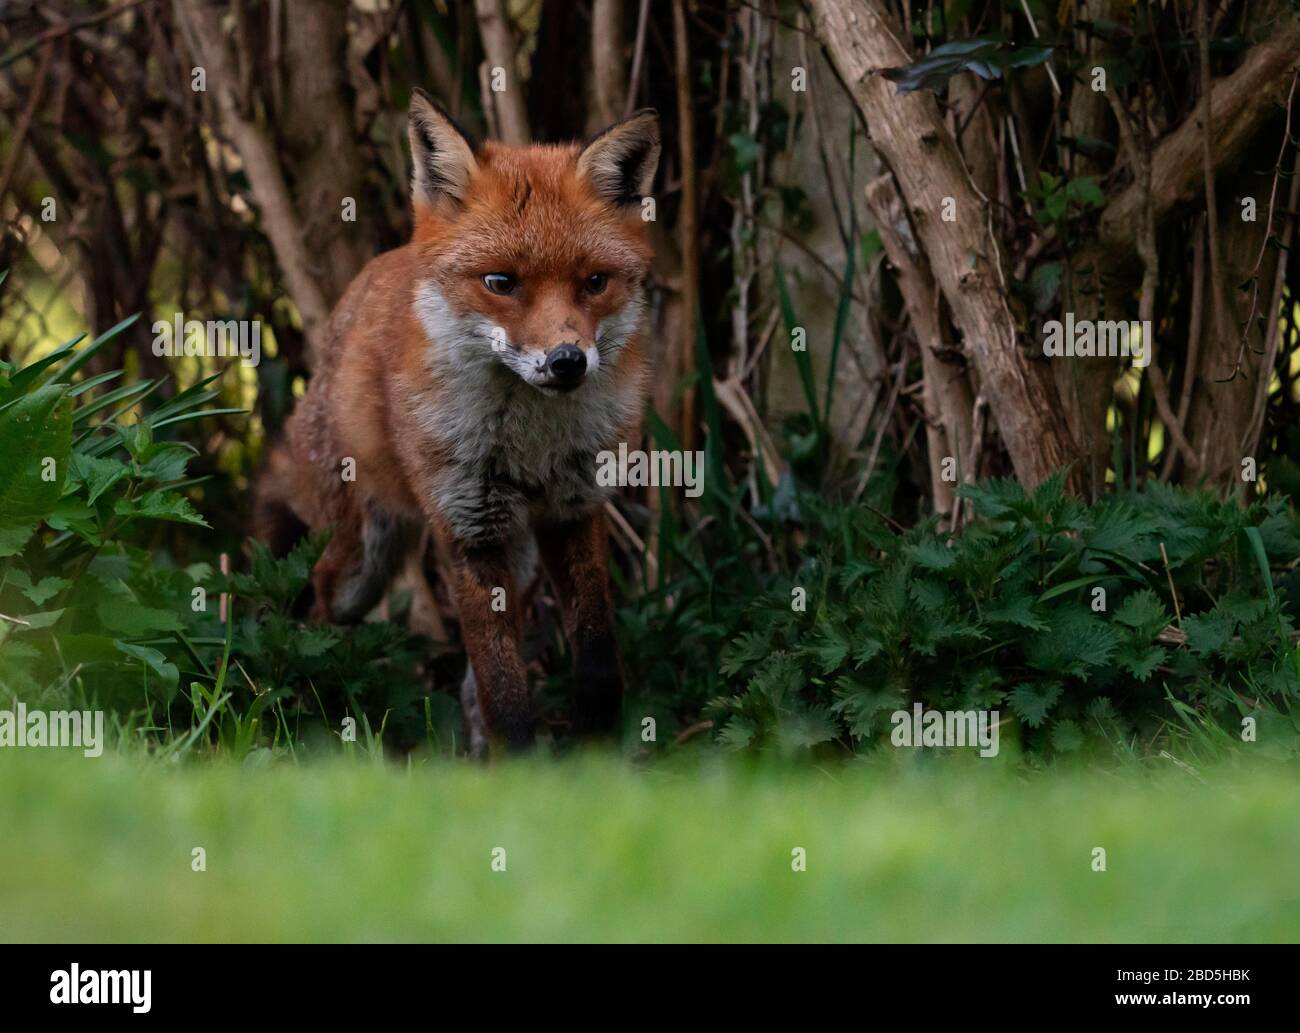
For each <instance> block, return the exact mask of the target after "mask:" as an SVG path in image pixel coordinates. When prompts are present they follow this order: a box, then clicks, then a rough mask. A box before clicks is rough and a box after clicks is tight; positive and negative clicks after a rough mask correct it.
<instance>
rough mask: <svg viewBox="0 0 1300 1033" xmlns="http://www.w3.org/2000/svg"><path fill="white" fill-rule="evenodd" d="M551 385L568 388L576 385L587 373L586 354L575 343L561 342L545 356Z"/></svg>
mask: <svg viewBox="0 0 1300 1033" xmlns="http://www.w3.org/2000/svg"><path fill="white" fill-rule="evenodd" d="M546 372H547V374H548V375H549V377H550V381H551V386H554V387H558V388H562V389H564V390H568V389H570V388H574V387H577V386H578V384H580V383H581V382H582V378H583V377H584V376H585V375H586V373H587V356H586V355H584V354H583V351H582V349H581V348H579V347H578V346H577V345H576V344H561V345H558V346H557V347H555V348H553V349H552V350H551V353H550V354H549V355H547V356H546Z"/></svg>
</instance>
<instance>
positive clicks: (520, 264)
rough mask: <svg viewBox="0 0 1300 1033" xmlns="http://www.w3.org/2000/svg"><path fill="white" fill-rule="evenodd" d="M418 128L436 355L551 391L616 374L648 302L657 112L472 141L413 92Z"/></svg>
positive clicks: (424, 294)
mask: <svg viewBox="0 0 1300 1033" xmlns="http://www.w3.org/2000/svg"><path fill="white" fill-rule="evenodd" d="M410 138H411V150H412V155H413V157H414V162H415V172H414V176H413V181H412V200H413V205H414V208H415V220H416V222H415V235H414V243H415V244H416V246H417V247H418V248H419V252H420V256H421V277H420V285H419V287H418V288H417V299H416V307H417V312H418V314H419V316H420V319H421V322H422V323H423V325H424V328H425V331H426V333H427V334H428V335H429V337H430V346H431V347H432V348H436V349H438V350H439V354H438V355H437V357H436V361H437V362H438V364H439V365H445V364H448V363H449V364H452V365H453V366H461V367H465V368H481V367H483V366H486V365H497V366H499V367H503V368H504V369H505V370H509V371H510V372H511V373H513V374H515V375H517V376H518V377H519V378H520V379H522V380H523V381H524V382H525V383H527V384H530V385H532V386H533V387H534V388H537V389H538V390H541V391H546V392H564V391H573V390H576V389H579V388H581V387H582V385H583V384H584V383H586V382H588V380H589V379H592V378H597V377H600V376H602V371H604V373H603V375H605V376H608V375H609V373H610V371H611V370H612V369H613V368H614V367H615V366H616V364H617V362H618V358H619V354H620V352H621V351H622V349H623V347H624V345H626V343H627V342H628V340H629V339H630V338H631V337H632V335H633V334H635V333H636V332H637V330H638V328H639V326H640V322H641V316H642V314H643V310H644V304H645V302H644V284H645V280H646V276H647V274H648V271H649V266H650V259H651V251H650V247H649V245H648V243H647V241H646V236H645V223H644V221H643V219H642V213H641V199H642V197H643V196H644V195H646V194H648V193H649V191H650V185H651V182H652V180H653V179H654V174H655V169H656V168H657V166H658V162H659V151H660V143H659V119H658V116H657V115H656V114H655V113H654V112H653V111H642V112H638V113H637V114H635V115H633V116H632V117H631V118H629V119H627V120H625V121H623V122H620V123H618V124H617V125H615V126H613V127H611V128H610V129H608V130H606V131H605V132H604V133H602V134H600V136H598V137H596V138H595V139H594V140H593V141H591V143H589V144H588V145H587V146H586V147H585V148H583V147H581V146H580V145H577V144H571V145H563V146H534V147H507V146H504V145H501V144H494V143H488V144H485V145H483V146H482V147H480V148H475V146H474V145H473V143H471V142H470V140H469V139H468V138H467V137H466V136H465V135H464V133H462V132H461V131H460V130H459V129H458V128H457V127H456V126H455V124H454V123H453V122H452V121H451V119H450V118H449V117H448V116H447V114H446V113H445V112H444V111H442V110H441V108H439V107H438V106H437V105H435V104H434V103H433V102H432V101H431V100H430V99H429V98H428V97H427V96H426V95H425V94H424V93H423V92H421V91H418V90H417V91H416V93H415V95H414V96H413V97H412V100H411V111H410Z"/></svg>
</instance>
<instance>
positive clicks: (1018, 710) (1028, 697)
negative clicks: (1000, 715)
mask: <svg viewBox="0 0 1300 1033" xmlns="http://www.w3.org/2000/svg"><path fill="white" fill-rule="evenodd" d="M1061 691H1062V690H1061V683H1060V682H1057V681H1047V682H1024V683H1022V684H1020V685H1017V686H1016V687H1015V688H1014V689H1012V690H1011V693H1010V694H1009V695H1008V696H1007V701H1008V702H1009V703H1010V704H1011V710H1012V712H1014V713H1015V715H1016V716H1017V717H1018V718H1020V720H1022V721H1024V722H1025V724H1027V725H1029V727H1031V728H1037V727H1038V726H1039V725H1041V724H1042V723H1043V722H1044V721H1045V720H1046V719H1047V714H1048V712H1049V711H1050V710H1051V709H1052V707H1054V706H1055V705H1056V701H1057V700H1058V699H1060V698H1061Z"/></svg>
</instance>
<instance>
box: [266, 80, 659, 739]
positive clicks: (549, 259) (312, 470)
mask: <svg viewBox="0 0 1300 1033" xmlns="http://www.w3.org/2000/svg"><path fill="white" fill-rule="evenodd" d="M411 137H412V150H413V157H414V159H415V163H416V174H415V182H414V186H413V195H414V208H415V228H414V233H413V235H412V239H411V242H410V243H409V244H407V245H406V246H404V247H400V248H397V249H396V250H394V251H390V252H388V253H386V254H383V255H380V256H379V257H377V258H375V259H374V260H373V261H371V262H370V263H369V264H368V265H367V266H366V267H365V269H363V270H362V272H361V273H360V274H359V275H358V276H357V277H356V279H355V280H354V281H353V282H352V284H351V285H350V286H349V288H348V290H347V291H346V293H345V294H344V296H343V298H342V299H341V300H340V302H339V304H338V306H337V307H336V309H335V311H334V314H333V316H332V318H331V322H330V326H329V331H328V338H327V341H326V345H325V348H324V351H323V353H322V354H321V355H319V356H318V360H317V367H316V370H315V373H314V376H313V378H312V381H311V384H310V386H309V388H308V391H307V393H306V395H305V397H304V398H303V399H302V400H301V401H300V403H299V405H298V407H297V409H296V410H295V412H294V413H293V415H292V417H291V418H290V420H289V423H288V426H287V429H286V433H285V436H284V439H283V441H282V442H281V443H280V444H279V445H278V446H277V448H276V449H275V450H274V451H273V454H272V456H271V457H270V458H269V460H268V463H267V466H266V469H265V472H264V474H263V476H262V478H261V480H260V482H259V485H258V490H257V497H256V501H255V510H254V522H255V526H254V531H255V533H256V534H258V535H259V536H260V537H263V538H265V539H267V540H269V541H272V542H274V543H277V544H279V545H280V546H281V547H283V543H284V540H285V539H286V537H287V534H288V531H287V530H286V528H287V527H289V526H290V525H296V524H301V525H303V526H305V527H306V528H308V529H310V530H312V531H317V530H320V529H323V528H325V527H332V528H333V537H332V539H331V541H330V543H329V545H328V547H327V548H326V550H325V553H324V554H323V555H322V557H321V559H320V561H319V562H318V563H317V565H316V568H315V570H314V571H313V578H312V585H313V590H314V596H315V598H314V604H313V616H314V617H315V618H316V619H322V620H324V619H333V620H357V619H360V618H361V617H364V616H365V613H366V612H367V611H368V610H369V609H370V608H371V607H373V605H374V603H375V602H376V601H377V599H378V597H379V596H380V595H382V592H383V590H384V588H385V587H386V585H387V583H388V580H389V578H390V577H391V575H392V573H393V572H394V571H395V570H396V569H397V567H398V566H399V565H400V562H401V561H402V560H403V559H404V558H405V555H406V552H407V551H409V549H410V548H411V546H412V544H413V543H414V542H415V541H417V540H418V538H419V534H418V531H419V528H420V526H421V525H422V524H427V525H429V526H431V527H432V528H433V530H434V533H435V534H436V535H439V536H440V540H441V541H442V542H443V544H444V547H445V548H444V551H445V552H446V553H447V554H449V555H450V556H451V557H452V562H451V568H452V569H451V570H450V571H448V572H447V574H448V576H449V578H450V581H451V584H452V587H453V589H454V593H455V596H456V599H457V605H458V610H459V616H460V622H461V629H462V636H463V638H464V641H465V645H466V649H467V651H468V653H469V657H470V663H471V665H472V676H471V678H470V679H469V682H473V683H474V684H476V685H477V697H476V700H471V701H469V702H470V703H473V702H477V705H478V709H479V710H480V711H481V713H482V716H483V718H484V719H485V721H486V724H487V731H488V732H489V733H490V734H491V735H493V736H494V737H495V738H499V739H502V740H504V741H505V742H506V743H507V744H509V745H512V746H516V747H523V746H526V745H528V744H529V743H530V742H531V739H532V720H531V714H530V712H529V701H528V691H527V685H526V682H525V680H524V670H523V665H522V663H521V661H520V659H519V639H520V634H521V631H522V624H523V621H522V618H523V605H522V602H521V593H522V592H523V590H524V589H525V588H526V584H524V583H523V582H525V581H526V579H527V577H528V576H529V564H530V563H531V557H532V556H533V554H534V552H535V548H534V546H535V543H540V545H541V552H542V558H543V560H544V562H545V563H546V566H547V568H548V570H549V572H550V574H551V576H552V578H553V580H554V582H555V584H556V588H557V592H558V594H559V596H560V598H561V600H562V602H563V605H564V608H565V625H566V631H567V633H568V634H569V636H570V640H571V644H572V646H573V651H574V654H575V658H576V663H577V668H578V675H579V685H580V687H581V689H582V691H581V692H580V693H579V699H578V704H579V714H578V716H577V718H576V724H577V725H578V726H579V727H580V728H581V729H583V730H589V731H602V730H609V729H610V728H611V727H612V726H613V725H614V723H615V722H616V721H617V719H618V708H617V699H618V698H619V696H620V694H621V677H620V675H619V672H618V660H617V651H616V649H615V647H614V643H613V622H612V619H611V617H610V601H609V590H608V585H607V583H606V577H607V574H606V562H607V544H606V540H605V526H604V522H603V519H602V518H601V516H600V504H601V500H602V498H603V494H604V493H603V490H601V489H597V488H596V487H595V470H596V454H595V453H596V451H597V450H598V449H604V448H611V449H613V448H617V443H618V442H619V441H626V440H630V439H631V438H632V436H633V435H634V434H635V432H636V428H637V424H638V423H639V418H640V413H641V406H642V401H643V397H644V385H645V380H646V377H647V375H648V370H647V360H646V355H645V348H644V343H643V341H642V337H641V330H640V326H639V323H640V318H639V317H640V313H641V311H642V308H643V304H644V301H643V295H644V290H645V279H646V275H647V272H648V268H649V263H650V258H651V252H650V249H649V245H648V244H647V241H646V234H645V226H644V223H643V222H642V219H641V217H640V213H639V209H638V208H637V206H636V205H634V204H632V203H629V198H634V197H635V196H636V195H637V194H638V193H640V192H644V188H648V183H649V176H653V173H654V167H653V166H654V163H655V162H657V157H658V135H657V120H655V119H654V117H653V113H640V114H638V115H637V116H634V117H633V118H632V119H631V120H629V121H627V122H625V123H621V124H620V125H619V126H615V127H613V128H612V129H611V130H609V131H607V132H606V134H603V135H602V136H601V137H599V138H597V139H596V140H595V141H593V142H592V143H591V144H590V145H588V147H587V148H586V149H585V150H584V149H583V148H582V147H580V146H579V145H576V144H574V145H564V146H533V147H527V148H511V147H506V146H503V145H500V144H494V143H488V144H486V145H484V146H483V147H481V148H478V149H474V148H473V146H472V145H471V144H470V143H469V142H468V141H467V140H465V139H464V137H463V134H460V133H459V131H458V130H457V129H456V128H455V126H454V125H453V124H452V123H451V122H450V119H448V118H447V117H446V115H445V113H443V112H442V111H441V110H440V109H438V108H437V107H436V106H434V105H432V104H431V103H430V102H428V100H427V98H424V97H423V95H422V94H418V93H417V96H416V98H415V99H414V100H413V101H412V112H411ZM647 166H649V168H648V174H647ZM641 184H644V188H643V189H641V190H638V186H639V185H641ZM494 273H502V274H508V275H509V276H511V277H514V278H515V282H517V289H516V290H515V291H514V292H513V293H512V294H510V295H508V296H506V295H500V294H497V293H493V290H492V289H490V288H489V286H488V284H487V282H486V281H485V279H484V278H485V277H487V276H488V274H494ZM593 277H595V279H593ZM600 277H604V279H603V280H600ZM598 281H599V282H600V289H599V290H597V289H596V287H597V282H598ZM562 346H568V347H569V352H568V353H569V354H570V355H572V354H574V352H573V349H577V350H579V351H581V352H582V354H583V356H584V357H585V358H584V362H585V363H586V370H587V372H586V373H585V375H584V376H583V378H582V379H581V381H580V382H579V383H578V384H577V386H576V387H572V389H571V390H561V389H560V388H561V387H566V388H567V387H571V385H570V384H569V383H568V382H567V381H565V382H563V383H561V382H560V381H559V380H558V379H557V377H558V376H559V374H558V373H557V372H555V371H556V370H559V369H560V368H561V367H560V366H558V365H554V364H553V359H554V356H555V355H558V354H559V353H558V351H557V349H558V348H560V347H562ZM346 460H351V461H353V462H354V463H355V471H356V477H355V480H346V479H344V477H343V471H344V464H345V461H346ZM496 589H501V590H502V591H501V592H496V591H495V590H496ZM502 601H504V610H502V609H501V606H500V604H501V602H502ZM494 604H495V605H494ZM467 683H468V682H467ZM471 709H473V708H472V707H471Z"/></svg>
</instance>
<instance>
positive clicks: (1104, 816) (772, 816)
mask: <svg viewBox="0 0 1300 1033" xmlns="http://www.w3.org/2000/svg"><path fill="white" fill-rule="evenodd" d="M88 764H90V765H93V777H88V776H89V775H90V774H92V772H91V769H88V768H87V767H86V766H85V765H88ZM963 764H964V762H962V761H961V760H959V759H953V760H952V761H951V764H950V763H949V761H948V760H946V759H945V760H942V761H940V762H938V763H934V764H930V763H925V764H919V763H912V762H910V761H909V762H908V763H907V764H905V765H903V766H902V767H901V768H892V767H891V768H888V769H887V768H885V767H883V766H881V765H876V764H871V763H857V764H850V765H847V766H844V767H841V768H837V769H835V770H834V771H833V772H832V771H825V770H817V769H813V768H810V767H805V766H801V767H794V768H787V767H784V766H776V767H771V766H766V765H758V766H753V765H748V764H743V763H740V762H737V761H735V760H728V761H725V762H721V763H719V762H717V761H709V762H707V763H706V764H704V765H703V766H701V767H698V768H692V769H691V770H689V771H684V770H678V769H670V768H662V767H652V768H650V769H647V770H636V769H634V768H632V767H631V766H629V765H627V764H625V763H622V762H619V761H617V760H615V759H614V758H612V757H596V756H591V757H575V758H571V759H569V760H567V761H564V762H558V763H557V762H554V761H546V762H541V761H535V762H530V761H521V762H513V763H507V764H504V765H500V766H496V767H492V768H489V769H482V768H473V767H468V766H465V765H459V764H450V763H445V762H435V763H432V764H429V765H412V766H411V767H409V768H406V769H403V768H400V767H396V766H393V765H372V764H365V763H360V764H358V763H350V762H348V761H347V760H344V759H336V760H332V761H327V762H322V763H319V764H311V765H306V766H292V765H275V766H270V767H262V768H261V769H260V770H257V771H256V772H251V771H247V770H244V769H241V768H240V767H239V766H236V765H233V764H215V765H177V766H174V767H173V766H164V765H158V764H156V763H149V762H144V761H142V760H141V759H139V758H131V757H130V756H129V755H128V756H122V755H116V756H114V755H106V756H105V757H103V758H100V759H98V760H87V759H84V758H81V757H80V756H73V755H70V754H64V753H55V752H53V751H39V752H38V751H31V750H28V751H3V753H2V754H0V828H2V829H3V830H4V834H3V836H0V868H2V869H3V870H4V871H5V872H6V873H7V878H6V879H5V880H4V881H3V884H2V886H0V916H3V917H0V939H3V940H6V941H64V942H67V941H111V942H116V941H234V942H244V941H279V940H287V941H335V940H339V941H425V940H433V941H444V940H454V941H496V940H506V941H643V940H649V941H732V940H741V941H753V940H778V941H823V940H830V941H857V940H864V941H1022V940H1028V941H1085V942H1190V941H1200V942H1205V941H1210V942H1220V941H1223V942H1232V941H1294V940H1295V939H1296V937H1297V933H1300V889H1298V888H1297V884H1296V879H1295V875H1296V858H1297V856H1300V821H1297V817H1298V816H1300V815H1298V814H1297V800H1298V799H1300V792H1298V790H1300V778H1298V777H1297V774H1296V772H1295V771H1294V770H1290V769H1282V768H1275V767H1263V766H1260V767H1249V768H1242V767H1232V768H1228V767H1224V768H1223V769H1222V770H1209V771H1205V770H1203V771H1200V772H1190V771H1184V770H1175V769H1170V770H1168V771H1166V772H1163V773H1157V774H1154V775H1153V774H1149V773H1133V774H1125V775H1109V774H1108V775H1102V774H1097V773H1091V774H1085V773H1084V772H1082V771H1078V772H1071V771H1068V770H1067V771H1058V772H1054V773H1045V772H1044V773H1040V774H1039V775H1037V776H1035V777H1034V778H1033V779H1032V780H1024V779H1022V778H1018V777H1016V775H1015V774H1014V769H1011V768H1009V767H1006V766H1003V765H992V766H986V765H981V764H974V763H972V764H969V765H966V766H963ZM955 767H959V768H961V770H954V768H955ZM1099 850H1103V851H1104V856H1103V855H1101V854H1099V853H1098V851H1099ZM1103 865H1104V870H1100V869H1101V868H1102V866H1103ZM800 869H802V870H800Z"/></svg>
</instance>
